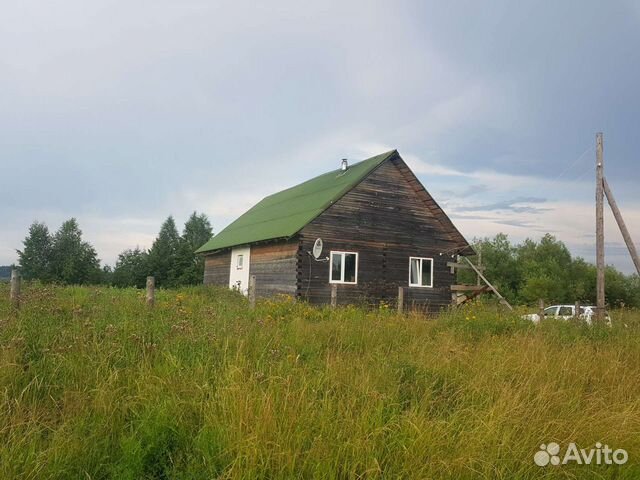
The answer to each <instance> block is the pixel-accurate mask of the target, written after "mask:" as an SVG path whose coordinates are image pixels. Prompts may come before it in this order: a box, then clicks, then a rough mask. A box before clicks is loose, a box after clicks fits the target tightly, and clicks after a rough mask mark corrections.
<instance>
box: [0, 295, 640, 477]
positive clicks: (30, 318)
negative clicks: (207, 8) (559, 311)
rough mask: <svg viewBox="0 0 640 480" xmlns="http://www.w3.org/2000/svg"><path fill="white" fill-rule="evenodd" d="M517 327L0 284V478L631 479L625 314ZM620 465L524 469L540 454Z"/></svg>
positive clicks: (494, 311)
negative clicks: (594, 452) (543, 450)
mask: <svg viewBox="0 0 640 480" xmlns="http://www.w3.org/2000/svg"><path fill="white" fill-rule="evenodd" d="M612 316H613V319H614V323H613V327H612V328H607V327H587V326H584V325H577V324H573V323H571V322H557V321H546V322H543V324H542V325H539V326H534V325H532V324H529V323H528V322H525V321H521V320H519V319H518V316H517V315H511V314H508V313H507V312H505V311H504V310H500V309H498V308H496V307H492V306H481V305H474V306H470V307H465V308H464V309H461V310H459V311H457V312H447V313H444V314H442V315H440V316H439V317H438V318H436V317H433V318H428V319H425V318H424V317H421V316H419V315H411V314H409V315H406V316H402V317H401V316H397V315H396V314H394V313H393V312H390V311H388V310H385V309H381V310H378V311H369V312H366V311H363V310H360V309H357V308H339V309H337V310H335V311H332V310H329V309H320V308H314V307H310V306H308V305H305V304H302V303H299V304H297V303H294V302H292V301H289V300H286V299H282V300H279V301H263V302H260V303H259V304H258V306H257V308H256V309H255V310H253V311H251V310H249V309H248V307H247V304H246V301H245V299H244V298H241V297H239V296H237V295H235V294H233V293H232V292H229V291H226V290H217V289H205V288H193V289H184V290H179V291H159V292H158V294H157V305H156V308H154V309H153V310H152V311H149V310H148V309H147V308H146V307H145V305H144V298H143V292H140V291H136V290H116V289H109V288H84V287H83V288H80V287H78V288H72V287H51V286H46V287H44V286H36V285H33V286H29V285H27V286H26V287H25V288H24V295H23V305H22V308H21V310H20V312H19V313H18V314H17V315H15V314H14V313H13V312H12V310H11V308H10V306H9V303H8V286H7V285H6V284H1V285H0V477H1V478H2V479H14V478H15V479H52V478H61V479H62V478H64V479H66V478H71V479H75V478H77V479H107V478H113V479H144V478H149V479H165V478H166V479H191V478H193V479H210V478H247V479H252V478H269V479H276V478H278V479H279V478H283V479H289V478H298V477H299V478H345V479H346V478H385V479H395V478H411V479H414V478H415V479H417V478H435V479H440V478H486V479H496V478H505V479H507V478H509V479H511V478H581V479H582V478H618V479H621V478H629V479H631V478H640V313H639V312H633V311H626V312H621V311H618V312H612ZM548 442H557V443H559V444H560V445H561V446H566V445H567V444H568V443H569V442H575V443H577V444H578V446H579V447H580V448H587V449H590V448H593V446H594V445H595V443H596V442H602V443H606V444H608V445H609V446H611V447H612V448H614V449H616V448H624V449H625V450H626V451H627V452H628V454H629V460H628V462H627V463H626V464H625V465H599V466H594V465H590V466H586V465H577V464H571V465H559V466H546V467H539V466H536V465H535V464H534V462H533V456H534V454H535V453H536V452H537V451H538V450H539V447H540V444H542V443H548Z"/></svg>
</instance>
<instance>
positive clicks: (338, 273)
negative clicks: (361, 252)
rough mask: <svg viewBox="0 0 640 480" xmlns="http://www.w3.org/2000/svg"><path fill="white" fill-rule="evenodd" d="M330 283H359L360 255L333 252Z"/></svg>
mask: <svg viewBox="0 0 640 480" xmlns="http://www.w3.org/2000/svg"><path fill="white" fill-rule="evenodd" d="M330 266H331V272H330V274H329V275H330V276H329V283H358V254H357V253H354V252H331V262H330Z"/></svg>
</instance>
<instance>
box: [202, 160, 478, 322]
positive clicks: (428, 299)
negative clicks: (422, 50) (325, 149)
mask: <svg viewBox="0 0 640 480" xmlns="http://www.w3.org/2000/svg"><path fill="white" fill-rule="evenodd" d="M198 252H199V253H201V254H203V255H204V256H205V272H204V283H205V284H211V285H228V286H230V287H231V288H238V289H240V290H241V291H243V292H246V289H247V286H248V283H249V278H250V276H251V275H255V277H256V287H255V288H256V296H258V297H260V296H263V297H264V296H271V295H275V294H287V295H292V296H294V297H296V298H298V299H303V300H308V301H309V302H311V303H314V304H324V303H329V302H330V297H331V288H332V285H333V284H335V285H337V299H338V300H337V303H339V304H348V303H354V304H361V303H368V304H378V303H379V302H389V303H394V302H395V299H396V298H397V295H398V287H399V286H403V287H406V288H405V293H404V298H405V303H406V304H414V305H423V306H426V307H427V308H429V309H434V310H435V309H438V308H440V307H442V306H444V305H448V304H450V303H451V285H452V284H453V283H454V281H455V275H454V274H453V273H452V272H451V270H450V269H449V267H448V266H447V262H450V261H451V260H452V256H455V255H472V254H473V250H472V249H471V247H470V246H469V244H468V243H467V241H466V240H465V239H464V237H463V236H462V235H461V234H460V232H459V231H458V230H457V229H456V227H455V226H454V225H453V223H452V222H451V220H450V219H449V218H448V217H447V215H446V214H445V213H444V211H443V210H442V209H441V208H440V206H438V204H437V203H436V202H435V200H434V199H433V198H432V197H431V195H429V193H428V192H427V190H426V189H425V188H424V187H423V186H422V184H421V183H420V181H419V180H418V179H417V178H416V176H415V175H414V173H413V172H412V171H411V170H410V169H409V167H408V166H407V164H406V163H405V162H404V161H403V159H402V158H401V157H400V155H399V153H398V152H397V151H396V150H393V151H391V152H387V153H383V154H381V155H377V156H375V157H372V158H369V159H368V160H364V161H361V162H359V163H356V164H354V165H348V164H347V162H346V160H343V164H342V166H341V168H339V169H337V170H333V171H331V172H328V173H325V174H323V175H320V176H318V177H316V178H313V179H311V180H308V181H306V182H304V183H301V184H300V185H296V186H294V187H291V188H289V189H287V190H283V191H281V192H279V193H275V194H273V195H270V196H268V197H266V198H264V199H263V200H262V201H260V202H259V203H258V204H257V205H255V206H254V207H253V208H251V209H250V210H249V211H247V212H246V213H245V214H243V215H242V216H241V217H239V218H238V219H237V220H236V221H234V222H233V223H231V224H230V225H229V226H228V227H227V228H225V229H224V230H222V231H221V232H220V233H218V234H217V235H215V236H214V237H213V238H212V239H211V240H209V241H208V242H207V243H206V244H205V245H203V246H202V247H201V248H200V249H198Z"/></svg>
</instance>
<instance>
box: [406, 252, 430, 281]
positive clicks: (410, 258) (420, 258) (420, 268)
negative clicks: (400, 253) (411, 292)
mask: <svg viewBox="0 0 640 480" xmlns="http://www.w3.org/2000/svg"><path fill="white" fill-rule="evenodd" d="M412 260H420V263H419V264H418V265H419V266H420V267H419V268H418V281H419V282H420V284H418V283H411V261H412ZM424 260H429V261H430V262H431V277H430V278H431V283H430V284H429V285H421V283H422V264H423V262H424ZM409 286H410V287H411V288H433V258H429V257H409Z"/></svg>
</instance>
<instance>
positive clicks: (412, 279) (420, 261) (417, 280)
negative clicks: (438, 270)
mask: <svg viewBox="0 0 640 480" xmlns="http://www.w3.org/2000/svg"><path fill="white" fill-rule="evenodd" d="M409 286H410V287H430V288H431V287H433V259H432V258H420V257H410V258H409Z"/></svg>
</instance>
